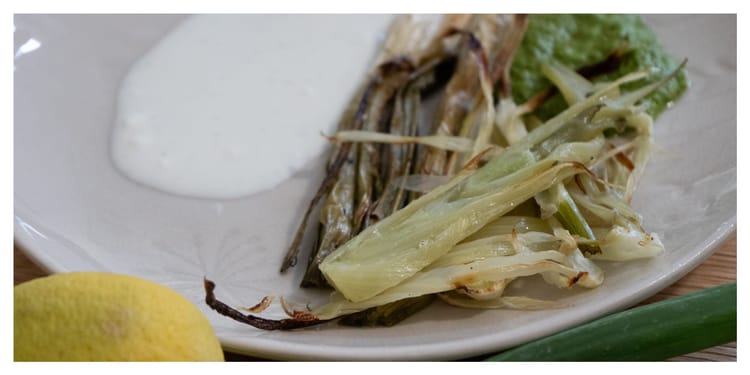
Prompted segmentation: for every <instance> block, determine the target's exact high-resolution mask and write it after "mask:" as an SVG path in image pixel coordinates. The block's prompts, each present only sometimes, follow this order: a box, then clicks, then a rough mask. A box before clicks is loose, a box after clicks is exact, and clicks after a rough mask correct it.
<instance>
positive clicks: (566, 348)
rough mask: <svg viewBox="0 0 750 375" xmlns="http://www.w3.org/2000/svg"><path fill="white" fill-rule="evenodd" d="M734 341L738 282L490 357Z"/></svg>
mask: <svg viewBox="0 0 750 375" xmlns="http://www.w3.org/2000/svg"><path fill="white" fill-rule="evenodd" d="M736 340H737V283H731V284H725V285H721V286H718V287H713V288H709V289H704V290H701V291H698V292H693V293H690V294H687V295H684V296H680V297H675V298H671V299H667V300H664V301H661V302H656V303H652V304H649V305H645V306H641V307H636V308H633V309H630V310H627V311H623V312H620V313H616V314H613V315H609V316H607V317H604V318H601V319H598V320H595V321H593V322H590V323H587V324H584V325H582V326H579V327H575V328H572V329H569V330H567V331H563V332H560V333H558V334H555V335H552V336H549V337H546V338H543V339H540V340H537V341H533V342H530V343H527V344H524V345H521V346H518V347H516V348H513V349H510V350H508V351H505V352H503V353H500V354H498V355H495V356H492V357H490V358H488V359H487V360H489V361H660V360H665V359H669V358H672V357H676V356H679V355H683V354H688V353H692V352H696V351H700V350H703V349H706V348H710V347H713V346H716V345H721V344H725V343H728V342H732V341H736Z"/></svg>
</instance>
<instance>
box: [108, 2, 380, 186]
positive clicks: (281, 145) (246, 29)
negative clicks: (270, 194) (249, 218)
mask: <svg viewBox="0 0 750 375" xmlns="http://www.w3.org/2000/svg"><path fill="white" fill-rule="evenodd" d="M389 20H390V17H389V16H387V15H356V16H352V15H349V16H337V15H315V16H300V15H273V16H269V15H196V16H191V17H189V18H187V19H186V20H185V21H184V22H182V23H181V24H180V25H178V26H177V27H176V28H175V29H174V30H172V31H171V32H170V33H169V34H168V35H166V36H165V37H164V38H163V39H162V40H161V41H160V42H159V43H158V44H157V45H155V46H154V47H153V48H152V49H151V50H150V51H149V52H148V53H146V54H145V55H144V56H143V57H142V58H140V59H139V60H138V61H137V62H136V63H135V64H134V65H133V66H132V68H131V70H130V72H129V73H128V75H127V76H126V78H125V79H124V81H123V82H122V86H121V88H120V93H119V97H118V102H117V117H116V120H115V127H114V131H113V133H112V140H111V142H112V145H111V146H112V149H111V151H112V159H113V161H114V163H115V165H116V166H117V168H118V169H119V170H120V171H121V172H123V173H124V174H125V175H126V176H128V177H129V178H131V179H133V180H135V181H137V182H139V183H141V184H144V185H147V186H150V187H153V188H156V189H159V190H162V191H165V192H168V193H173V194H178V195H183V196H190V197H197V198H209V199H231V198H238V197H242V196H246V195H250V194H253V193H256V192H260V191H263V190H267V189H270V188H272V187H274V186H275V185H277V184H278V183H280V182H282V181H284V180H285V179H287V178H288V177H290V176H291V175H292V174H293V173H294V172H296V171H298V170H299V169H300V168H302V167H303V166H304V165H305V164H306V163H307V162H308V161H309V160H310V159H312V158H314V157H316V156H318V155H320V154H321V153H322V152H324V151H325V149H326V147H327V141H326V140H325V139H324V138H323V137H322V136H321V132H325V133H330V132H332V131H333V130H334V129H335V125H336V123H337V121H338V117H339V115H340V113H341V111H342V110H343V108H344V107H345V106H346V104H347V101H348V100H349V98H350V96H351V95H352V93H353V91H354V90H355V89H356V85H357V84H358V83H359V82H361V80H362V78H363V77H364V76H365V74H367V69H368V66H369V65H370V61H371V60H372V58H373V57H374V54H375V53H376V52H377V46H378V42H379V40H380V39H381V38H382V36H383V34H384V32H385V29H386V28H387V25H388V22H389Z"/></svg>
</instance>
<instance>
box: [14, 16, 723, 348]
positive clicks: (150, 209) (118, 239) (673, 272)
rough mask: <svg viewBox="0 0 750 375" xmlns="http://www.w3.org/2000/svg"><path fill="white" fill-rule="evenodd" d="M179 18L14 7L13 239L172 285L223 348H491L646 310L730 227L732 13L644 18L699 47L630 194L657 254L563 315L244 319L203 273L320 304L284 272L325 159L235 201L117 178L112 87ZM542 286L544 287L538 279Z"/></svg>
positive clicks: (611, 272)
mask: <svg viewBox="0 0 750 375" xmlns="http://www.w3.org/2000/svg"><path fill="white" fill-rule="evenodd" d="M181 18H182V16H176V15H169V16H166V15H163V16H150V15H138V16H134V15H131V16H114V15H107V16H104V15H96V16H94V15H91V16H76V15H64V16H45V15H19V16H16V18H15V32H14V39H15V46H14V53H15V57H14V64H15V71H14V78H15V80H14V81H15V82H14V85H15V86H14V89H15V97H14V99H15V124H14V137H15V138H14V146H15V154H14V157H15V160H14V191H15V199H14V203H15V228H14V233H15V240H16V242H17V243H18V244H19V245H21V247H22V248H23V249H25V250H26V251H27V252H28V254H29V255H30V256H31V257H32V258H33V259H34V260H35V261H37V262H38V263H39V264H40V265H42V266H43V267H45V268H47V269H48V270H49V271H52V272H64V271H78V270H98V271H111V272H118V273H128V274H133V275H138V276H141V277H144V278H147V279H150V280H153V281H156V282H160V283H163V284H165V285H167V286H170V287H172V288H174V289H175V290H177V291H178V292H180V293H181V294H182V295H184V296H185V297H186V298H188V299H190V300H191V301H193V302H194V303H195V304H196V305H197V306H199V307H200V308H201V309H202V310H203V311H204V312H205V314H206V316H207V317H208V318H209V319H210V321H211V323H212V324H213V326H214V328H215V330H216V333H217V335H218V336H219V338H220V339H221V341H222V343H223V345H224V346H225V347H226V348H227V349H228V350H232V351H236V352H239V353H244V354H249V355H254V356H259V357H266V358H277V359H296V360H307V359H335V360H438V359H439V360H447V359H456V358H465V357H469V356H475V355H481V354H487V353H492V352H496V351H499V350H501V349H504V348H507V347H511V346H514V345H517V344H519V343H522V342H525V341H528V340H531V339H535V338H538V337H542V336H545V335H549V334H552V333H554V332H557V331H560V330H562V329H565V328H568V327H571V326H575V325H577V324H580V323H583V322H586V321H589V320H591V319H594V318H596V317H599V316H602V315H604V314H607V313H611V312H614V311H617V310H621V309H624V308H626V307H628V306H631V305H633V304H636V303H637V302H639V301H641V300H643V299H645V298H647V297H649V296H651V295H652V294H654V293H656V292H657V291H659V290H660V289H662V288H664V287H666V286H667V285H669V284H670V283H672V282H674V281H676V280H677V279H678V278H680V277H681V276H683V275H684V274H686V273H687V272H689V271H690V270H692V269H693V268H694V267H695V266H697V265H698V264H699V263H700V262H701V261H702V260H704V259H705V258H706V257H708V256H709V255H710V254H711V253H712V251H713V250H714V249H715V248H716V246H717V245H718V244H720V243H721V242H722V241H723V240H724V239H725V238H726V237H727V236H729V235H731V233H732V232H734V230H735V227H736V211H737V209H736V205H737V203H736V202H737V201H736V191H737V189H736V186H737V183H736V179H737V177H736V175H737V173H736V148H737V147H736V146H737V144H736V142H737V141H736V113H737V111H736V98H737V97H736V92H737V86H736V49H735V48H736V47H735V46H736V44H737V43H736V41H737V39H736V17H735V16H734V15H725V16H720V15H711V16H703V15H687V16H669V15H663V16H647V17H646V19H647V21H648V22H649V23H650V24H651V25H652V26H653V27H654V29H655V30H656V32H657V33H658V34H659V36H660V37H661V40H662V41H663V42H664V44H665V45H666V46H667V48H668V49H669V50H670V51H671V52H672V53H673V54H674V55H676V56H680V57H681V56H685V57H687V58H688V59H689V63H688V69H689V75H690V79H691V81H692V87H691V88H690V90H689V91H688V92H687V94H686V95H685V96H684V97H683V98H682V99H681V100H680V101H679V102H678V103H676V105H674V107H673V108H671V109H670V110H668V111H667V112H666V113H665V114H664V115H662V116H661V117H660V118H659V120H658V121H657V124H656V127H655V128H656V130H655V132H656V134H655V137H656V142H657V152H656V153H655V155H654V157H653V159H652V162H651V164H650V165H649V167H648V168H647V171H646V174H645V176H644V177H643V180H642V181H643V183H642V185H641V187H640V189H639V190H638V192H637V194H636V196H635V198H634V205H635V206H636V208H637V209H638V210H639V211H640V212H641V213H642V215H643V219H644V225H645V226H646V227H647V228H648V229H649V230H650V231H654V232H657V233H658V234H659V235H660V236H661V238H662V240H663V242H664V243H665V245H666V247H667V249H668V251H667V252H666V253H665V254H663V255H662V256H660V257H658V258H656V259H652V260H648V261H641V262H633V263H627V264H605V265H604V268H605V272H606V275H607V278H606V281H605V283H604V285H602V286H601V287H599V288H597V289H594V290H590V291H571V292H564V293H561V292H554V293H555V295H556V296H557V297H561V298H562V300H563V301H564V302H566V303H570V304H571V305H572V307H570V308H565V309H560V310H553V311H534V312H523V311H504V310H498V311H474V310H464V309H458V308H452V307H448V306H443V305H442V304H439V303H436V304H435V305H433V306H431V307H430V308H428V309H427V310H424V311H422V312H421V313H419V314H417V315H415V316H412V317H410V318H409V319H408V320H406V321H404V322H403V323H402V324H399V325H397V326H395V327H392V328H382V329H356V328H347V327H340V326H338V325H335V324H329V325H324V326H319V327H315V328H311V329H305V330H300V331H295V332H266V331H260V330H257V329H255V328H253V327H249V326H245V325H242V324H240V323H237V322H234V321H232V320H230V319H227V318H225V317H223V316H220V315H218V314H216V313H215V312H213V311H211V310H209V309H208V308H207V307H206V306H205V305H204V303H203V286H202V281H203V277H204V276H207V277H209V278H211V279H213V280H215V281H216V282H217V284H218V288H217V290H216V292H217V295H218V297H219V298H221V299H223V300H225V301H226V302H228V303H230V304H232V305H237V306H243V305H245V306H247V305H253V304H255V303H256V302H257V301H258V300H259V299H260V298H261V297H262V296H264V295H266V294H280V295H285V296H286V297H287V299H289V300H293V301H297V302H300V303H307V302H309V303H312V304H315V303H319V302H320V301H322V300H323V299H324V298H325V295H324V293H314V292H311V291H307V290H304V291H303V290H300V289H299V288H297V284H298V281H299V279H300V277H301V275H300V272H299V271H301V269H297V270H296V271H295V272H291V273H289V274H287V275H280V274H279V273H278V271H277V270H278V266H279V262H280V259H281V256H282V254H283V252H284V251H285V249H286V247H287V246H288V243H289V241H290V236H291V234H292V233H293V231H294V229H295V227H296V225H297V220H298V217H299V213H300V211H301V210H302V208H303V207H304V206H305V205H306V203H307V201H308V200H309V198H310V195H311V192H312V191H313V189H314V187H315V185H316V184H317V182H318V181H319V178H320V176H321V171H322V165H324V155H321V156H320V157H319V158H318V159H316V160H311V161H310V164H309V168H307V169H306V170H305V172H303V173H299V174H297V175H295V176H294V177H293V178H291V179H289V180H287V181H285V182H284V183H282V184H281V185H279V186H277V187H276V188H275V189H273V190H272V191H270V192H267V193H263V194H259V195H255V196H250V197H247V198H243V199H237V200H231V201H208V200H197V199H188V198H183V197H176V196H171V195H168V194H164V193H161V192H158V191H155V190H151V189H149V188H145V187H143V186H141V185H138V184H135V183H133V182H131V181H129V180H127V179H126V178H124V177H123V176H122V175H120V174H119V173H118V172H117V171H116V170H115V169H114V167H113V165H112V163H111V160H110V159H109V152H108V147H109V132H110V129H111V126H112V120H113V111H114V103H115V100H114V99H115V95H116V92H117V87H118V84H119V82H120V80H121V79H122V77H123V76H124V74H125V72H126V71H127V69H128V67H129V66H130V64H131V63H132V62H133V61H135V60H136V59H137V58H138V57H139V56H140V55H141V54H143V53H144V52H145V51H146V50H147V49H148V48H149V46H151V45H152V44H153V43H155V42H156V41H157V40H158V39H159V37H160V36H161V35H163V34H164V33H165V32H167V31H168V30H169V29H170V28H171V27H172V26H174V25H175V24H176V23H178V22H179V21H180V19H181ZM532 284H533V282H532ZM522 287H527V288H531V287H533V285H531V284H528V283H527V285H525V286H522ZM546 293H552V291H547V290H541V291H539V294H541V295H542V296H544V295H545V294H546ZM268 314H270V315H272V316H273V315H274V314H276V316H280V315H278V314H280V311H278V310H273V309H272V310H269V311H268Z"/></svg>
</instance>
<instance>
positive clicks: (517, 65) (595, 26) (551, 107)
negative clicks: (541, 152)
mask: <svg viewBox="0 0 750 375" xmlns="http://www.w3.org/2000/svg"><path fill="white" fill-rule="evenodd" d="M623 42H625V43H626V45H627V52H626V54H625V56H624V57H623V59H622V61H621V63H620V66H619V68H618V69H617V71H615V72H612V73H610V74H608V75H604V76H601V77H597V78H596V79H594V81H611V80H614V79H615V78H617V77H620V76H622V75H624V74H627V73H631V72H635V71H640V70H648V69H656V70H657V73H656V74H654V75H653V76H652V77H650V78H649V79H647V80H641V81H638V82H633V83H631V84H629V85H625V86H624V87H623V90H624V91H628V90H633V89H634V88H637V87H641V86H644V85H647V84H649V83H651V82H654V81H656V80H658V79H659V77H660V76H663V75H666V74H669V72H670V71H672V70H673V69H674V68H676V67H677V66H678V65H679V61H678V60H677V59H675V58H674V57H672V56H671V55H670V54H669V53H668V52H667V51H666V50H665V49H664V47H663V46H662V45H661V43H660V42H659V40H658V38H657V36H656V34H655V33H654V32H653V30H651V28H650V27H649V26H648V25H647V24H646V23H645V22H644V21H643V19H642V18H641V17H640V16H637V15H595V14H578V15H570V14H568V15H557V14H538V15H531V16H529V24H528V29H527V31H526V35H525V36H524V40H523V43H522V45H521V47H520V48H519V50H518V51H517V53H516V55H515V57H514V59H513V65H512V66H511V82H513V87H512V89H513V99H514V100H515V101H516V103H523V102H526V101H527V100H528V99H529V98H531V97H532V96H534V94H537V93H539V92H540V91H542V90H544V89H545V88H546V87H548V86H549V85H550V82H549V81H548V80H547V79H546V78H545V77H544V75H543V74H542V71H541V64H543V63H547V62H550V61H553V60H556V61H558V62H559V63H562V64H564V65H567V66H568V67H571V68H573V69H578V68H581V67H583V66H587V65H591V64H594V63H597V62H600V61H603V60H604V59H606V58H607V56H609V55H610V54H611V53H612V52H613V51H614V50H615V49H617V48H618V47H619V46H620V45H621V44H622V43H623ZM687 87H688V78H687V74H686V73H685V71H684V70H683V71H682V72H680V74H679V75H678V76H677V79H674V80H670V81H669V82H668V83H667V84H666V85H665V86H663V87H662V88H660V89H659V90H657V91H656V92H654V93H652V94H651V95H649V96H648V97H646V98H644V99H643V100H642V101H641V103H643V104H645V105H646V106H647V112H648V113H649V114H650V115H651V116H653V117H656V116H658V115H659V114H661V113H662V112H663V111H664V110H665V109H666V108H667V107H668V105H669V103H670V102H672V101H674V100H676V99H677V98H678V97H679V96H680V95H681V94H682V93H683V92H684V91H685V90H686V89H687ZM565 108H566V104H565V101H564V100H563V98H562V96H561V95H559V94H557V95H555V96H554V97H553V98H551V99H550V100H548V101H547V102H545V104H544V105H542V106H541V107H540V108H538V109H537V111H536V112H535V113H536V115H537V116H539V117H540V118H541V119H543V120H546V119H548V118H550V117H552V116H554V115H556V114H557V113H559V112H560V111H562V110H564V109H565Z"/></svg>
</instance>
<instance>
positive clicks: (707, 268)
mask: <svg viewBox="0 0 750 375" xmlns="http://www.w3.org/2000/svg"><path fill="white" fill-rule="evenodd" d="M13 263H14V268H13V270H14V274H13V284H14V285H16V284H19V283H22V282H24V281H28V280H31V279H34V278H37V277H42V276H44V275H47V273H46V272H45V271H44V270H43V269H41V268H40V267H38V266H37V265H35V264H34V263H33V262H32V261H31V260H29V258H27V257H26V256H25V255H24V253H23V251H22V250H20V249H18V248H14V250H13ZM736 281H737V237H736V235H735V236H733V237H732V238H730V239H729V240H727V241H726V242H724V243H723V244H722V245H721V246H720V247H719V248H718V249H717V250H716V252H715V253H714V254H713V255H712V256H711V257H709V258H708V259H707V260H706V261H705V262H703V263H702V264H701V265H700V266H698V267H697V268H696V269H694V270H693V271H692V272H690V273H689V274H687V275H686V276H685V277H683V278H682V279H680V280H679V281H677V282H676V283H674V284H672V285H671V286H669V287H667V288H666V289H664V290H662V291H661V292H659V293H658V294H656V295H654V296H653V297H651V298H649V299H647V300H645V301H643V302H642V303H641V304H648V303H653V302H656V301H661V300H664V299H667V298H672V297H675V296H679V295H683V294H686V293H689V292H692V291H696V290H700V289H704V288H710V287H713V286H718V285H722V284H727V283H731V282H736ZM225 356H226V360H227V361H255V360H258V359H257V358H253V357H248V356H244V355H240V354H235V353H230V352H225ZM736 360H737V344H736V342H732V343H728V344H725V345H720V346H716V347H713V348H709V349H706V350H703V351H700V352H696V353H691V354H687V355H683V356H680V357H676V358H672V359H670V361H693V362H696V361H701V362H710V361H712V362H727V361H736Z"/></svg>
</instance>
